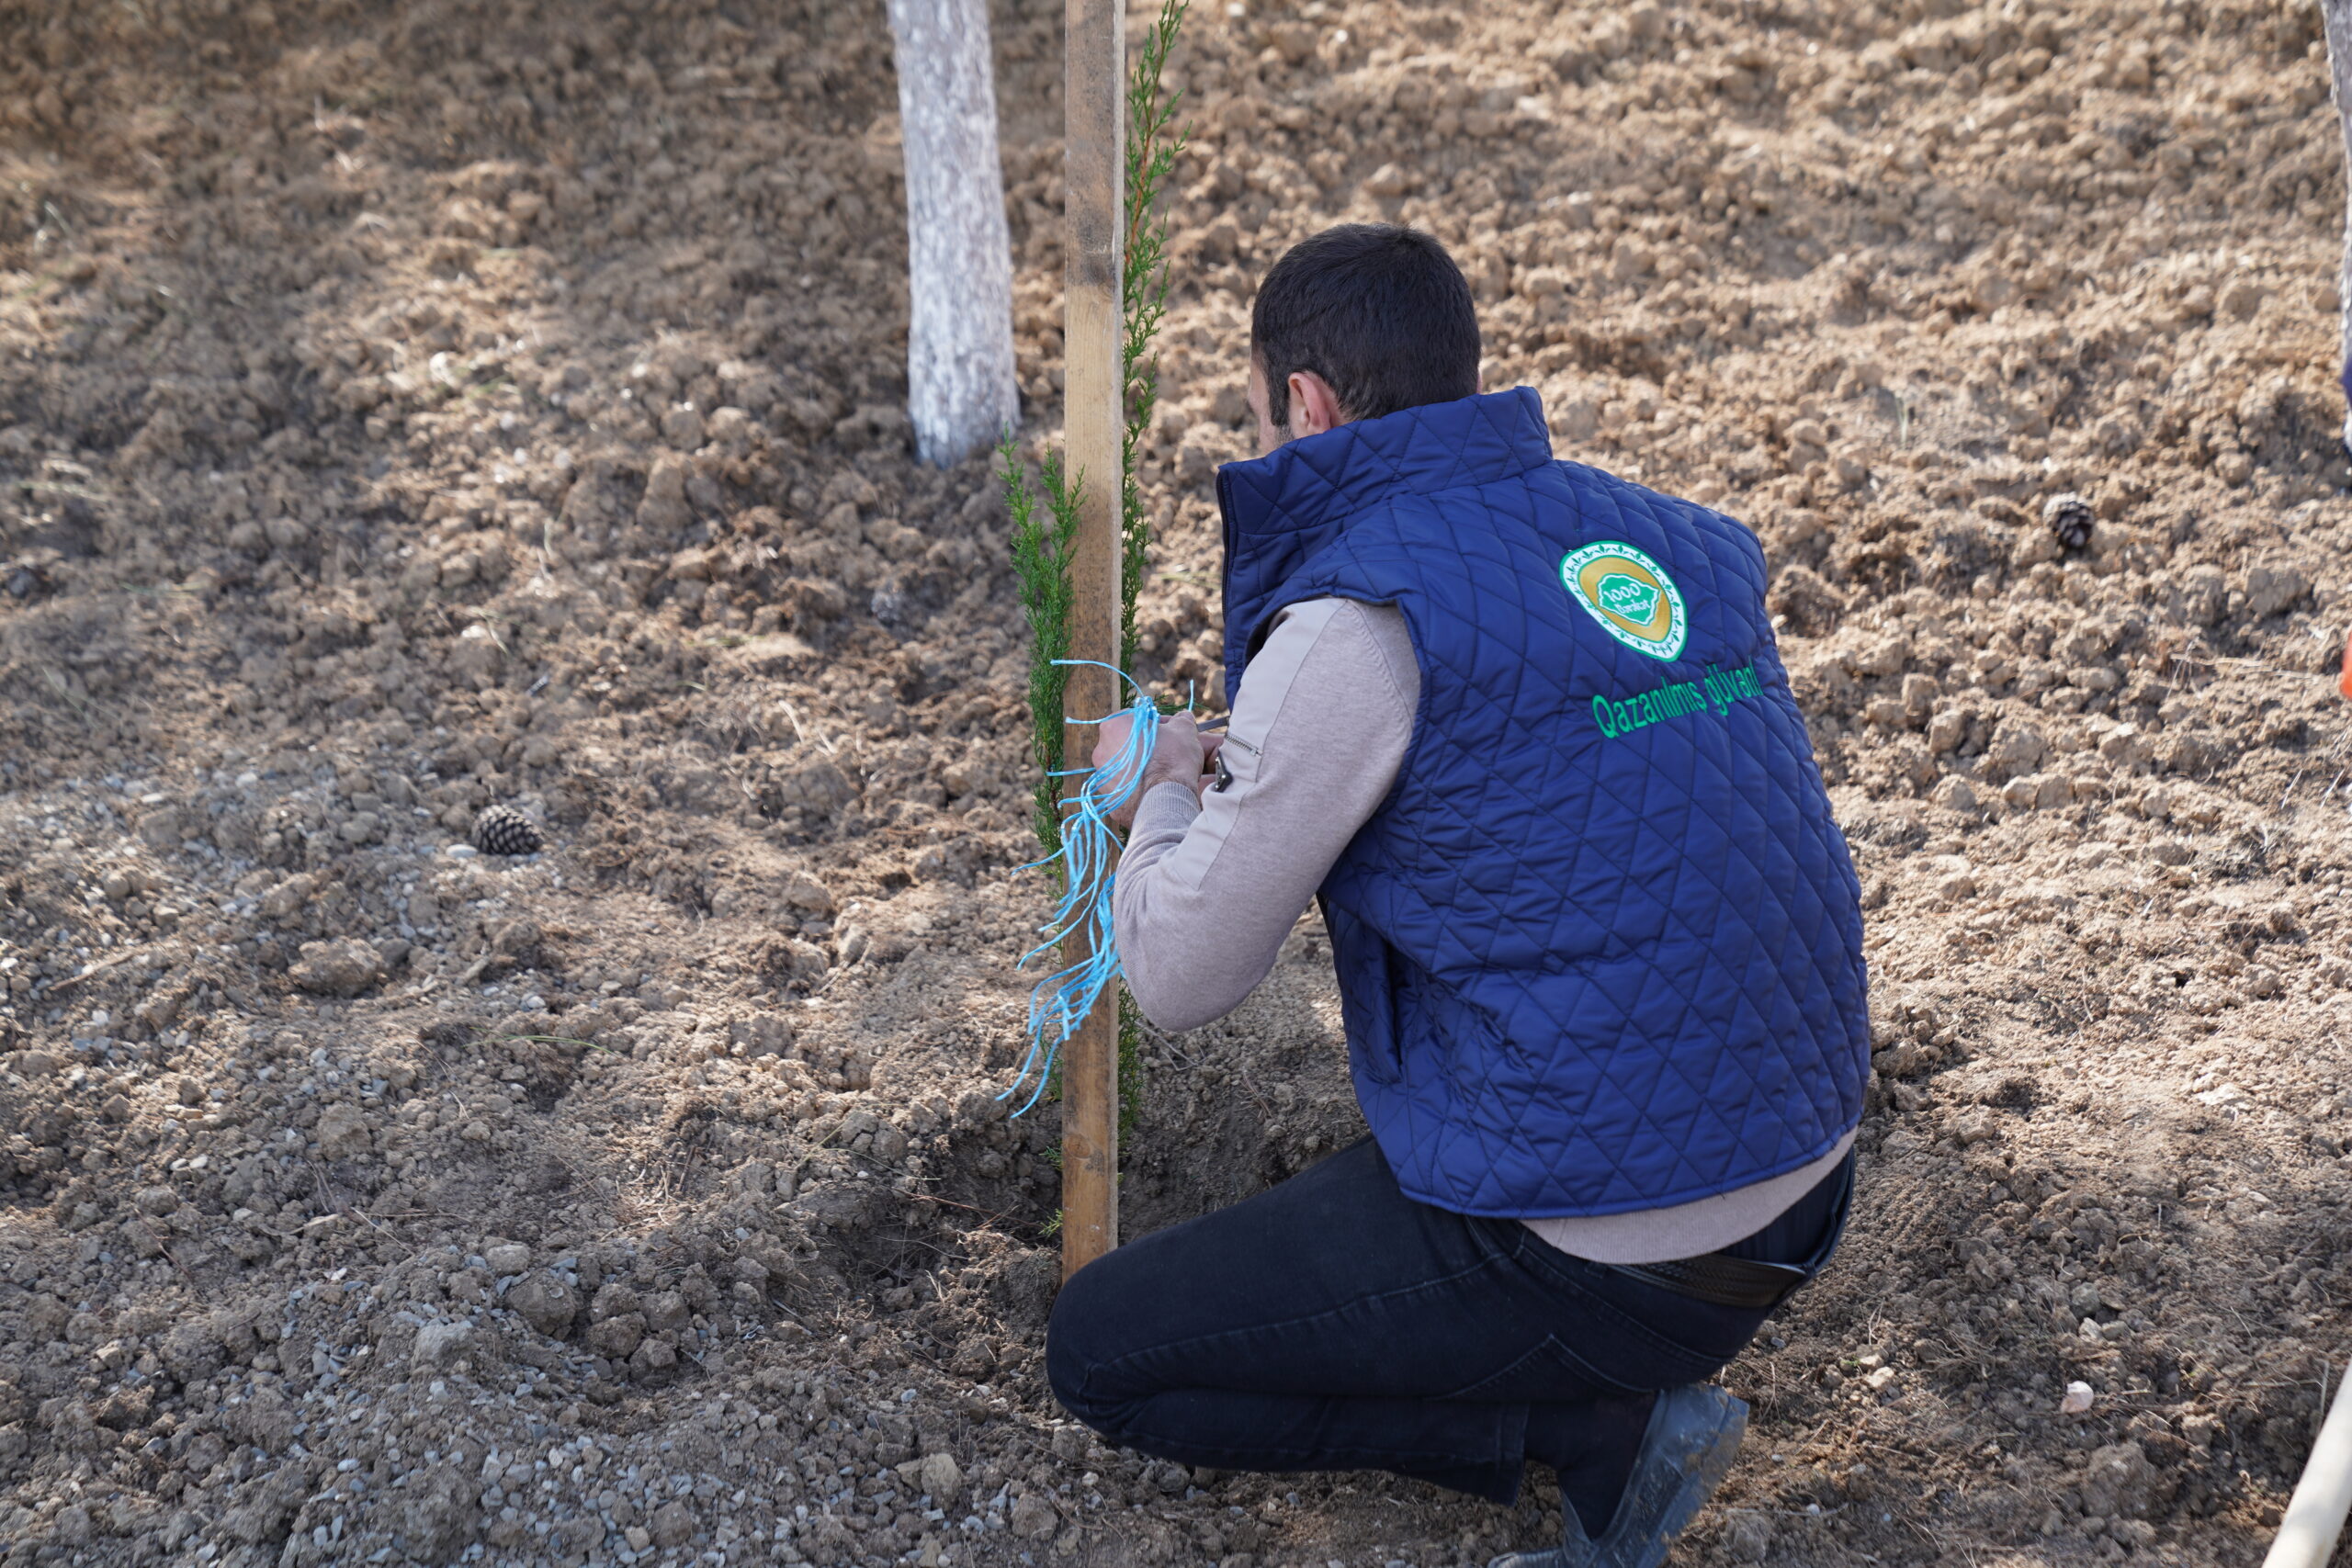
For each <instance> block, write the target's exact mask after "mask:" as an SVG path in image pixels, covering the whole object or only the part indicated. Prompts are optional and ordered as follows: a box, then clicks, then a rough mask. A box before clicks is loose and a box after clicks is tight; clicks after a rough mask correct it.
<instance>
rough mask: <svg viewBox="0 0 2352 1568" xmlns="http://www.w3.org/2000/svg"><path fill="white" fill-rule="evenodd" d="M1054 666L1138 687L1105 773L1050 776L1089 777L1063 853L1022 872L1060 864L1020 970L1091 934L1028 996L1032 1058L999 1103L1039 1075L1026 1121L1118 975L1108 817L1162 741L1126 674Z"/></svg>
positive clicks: (1148, 704)
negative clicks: (1057, 892)
mask: <svg viewBox="0 0 2352 1568" xmlns="http://www.w3.org/2000/svg"><path fill="white" fill-rule="evenodd" d="M1054 662H1055V663H1056V664H1059V665H1064V666H1068V667H1071V668H1076V667H1078V666H1080V665H1083V666H1085V667H1087V668H1089V669H1093V670H1108V671H1111V673H1112V674H1114V675H1115V676H1117V677H1118V678H1119V679H1120V680H1121V681H1123V682H1125V683H1126V684H1127V685H1129V686H1131V687H1133V688H1134V689H1135V693H1136V704H1135V706H1133V707H1131V708H1123V709H1121V710H1120V712H1121V713H1124V714H1125V715H1126V716H1127V718H1128V720H1129V723H1128V725H1127V739H1126V744H1125V745H1124V746H1122V747H1121V748H1120V749H1119V754H1118V755H1117V756H1116V757H1115V758H1114V759H1113V760H1112V761H1110V762H1109V763H1108V764H1106V765H1105V766H1103V767H1100V768H1064V769H1062V770H1061V771H1060V772H1058V773H1055V774H1054V775H1053V776H1054V777H1056V778H1071V777H1075V776H1076V775H1078V774H1080V773H1084V774H1086V775H1088V776H1087V780H1086V782H1085V783H1084V784H1080V786H1079V788H1078V792H1077V793H1076V794H1075V795H1071V796H1070V797H1069V799H1067V800H1065V801H1063V802H1062V803H1061V810H1062V813H1063V816H1062V847H1061V848H1060V849H1059V850H1058V851H1057V852H1054V853H1053V854H1050V855H1047V856H1046V858H1045V859H1044V860H1040V861H1032V862H1031V863H1029V864H1028V865H1025V866H1023V867H1022V868H1021V869H1022V870H1023V871H1029V870H1033V869H1035V867H1037V866H1044V865H1051V864H1053V863H1055V862H1056V861H1059V862H1061V863H1062V897H1061V902H1060V903H1059V904H1058V905H1057V906H1056V907H1055V908H1054V915H1053V919H1049V920H1047V921H1046V923H1045V924H1044V925H1042V926H1040V927H1038V928H1037V929H1038V931H1041V932H1042V933H1043V934H1044V936H1045V939H1046V940H1045V941H1043V942H1039V943H1038V944H1037V945H1036V946H1035V947H1033V948H1031V949H1030V950H1029V951H1028V952H1027V953H1023V954H1022V955H1021V963H1020V964H1019V965H1017V967H1020V968H1024V969H1025V968H1027V967H1028V966H1029V964H1030V961H1031V960H1033V959H1035V958H1036V957H1037V956H1038V955H1039V954H1040V953H1051V952H1053V951H1054V950H1055V949H1056V948H1057V947H1059V946H1061V945H1062V943H1063V942H1067V941H1069V938H1070V937H1071V936H1072V935H1073V934H1075V933H1076V932H1078V931H1080V930H1083V931H1085V932H1086V933H1087V955H1086V957H1085V958H1084V959H1083V960H1081V961H1080V962H1079V963H1076V964H1069V965H1068V966H1066V967H1064V968H1061V969H1057V970H1056V971H1054V973H1052V974H1050V975H1048V976H1046V977H1045V978H1044V979H1042V980H1040V981H1038V982H1037V984H1036V986H1035V988H1033V989H1032V990H1031V991H1030V993H1029V1054H1028V1055H1026V1056H1024V1057H1023V1058H1022V1061H1021V1070H1020V1071H1019V1072H1018V1073H1015V1074H1014V1075H1013V1077H1012V1083H1011V1084H1010V1085H1009V1086H1007V1088H1006V1089H1005V1091H1004V1092H1003V1093H1002V1094H1000V1095H998V1096H997V1098H998V1099H999V1100H1008V1099H1010V1098H1012V1095H1013V1093H1014V1092H1015V1091H1017V1090H1018V1089H1020V1088H1021V1086H1022V1084H1023V1083H1024V1082H1026V1081H1027V1080H1028V1077H1029V1075H1030V1073H1031V1072H1032V1071H1035V1073H1036V1075H1037V1087H1036V1089H1035V1090H1033V1091H1032V1092H1031V1093H1030V1096H1029V1098H1028V1100H1026V1101H1025V1102H1023V1105H1022V1107H1021V1109H1020V1110H1019V1111H1014V1112H1013V1114H1014V1115H1015V1116H1021V1115H1025V1114H1026V1113H1027V1112H1028V1111H1029V1108H1030V1107H1031V1106H1034V1105H1035V1104H1036V1103H1037V1100H1038V1097H1039V1096H1041V1095H1043V1094H1044V1093H1045V1092H1046V1084H1047V1083H1048V1082H1050V1081H1051V1079H1052V1077H1053V1071H1054V1060H1055V1058H1056V1057H1057V1055H1060V1053H1061V1048H1062V1046H1063V1044H1064V1043H1066V1042H1068V1041H1069V1037H1070V1036H1071V1035H1072V1034H1074V1033H1076V1032H1077V1031H1078V1026H1079V1024H1080V1022H1081V1021H1083V1020H1084V1019H1085V1017H1086V1015H1087V1014H1089V1013H1091V1012H1092V1011H1093V1010H1094V1004H1095V1003H1096V1002H1097V1001H1099V1000H1101V999H1102V996H1103V987H1106V986H1108V985H1110V983H1111V982H1112V981H1113V980H1114V979H1115V978H1117V977H1118V974H1119V952H1118V948H1117V946H1116V945H1115V943H1114V942H1113V940H1112V929H1111V888H1112V884H1113V883H1114V880H1115V874H1114V872H1113V870H1112V857H1113V856H1114V854H1115V853H1116V852H1118V848H1119V835H1118V830H1117V829H1114V828H1113V827H1112V826H1111V817H1112V814H1113V813H1114V812H1116V811H1117V810H1119V808H1120V807H1124V806H1125V805H1126V804H1127V802H1128V801H1129V800H1130V799H1131V798H1133V797H1134V795H1135V793H1136V790H1137V789H1138V788H1140V787H1141V786H1142V784H1143V768H1144V763H1145V762H1146V761H1148V760H1149V759H1150V756H1151V752H1152V748H1153V747H1154V746H1155V745H1157V744H1158V743H1159V720H1160V717H1161V715H1160V712H1159V707H1158V706H1157V705H1154V704H1153V702H1152V700H1151V699H1150V698H1149V697H1148V696H1146V695H1145V694H1144V691H1143V688H1142V687H1141V686H1138V685H1136V682H1135V681H1134V679H1133V678H1132V677H1131V676H1129V675H1128V674H1127V672H1126V671H1124V670H1120V669H1117V668H1114V666H1112V665H1108V664H1104V663H1102V662H1100V661H1098V660H1091V659H1057V660H1054ZM1118 716H1119V714H1116V713H1114V714H1111V715H1109V716H1105V717H1103V718H1101V719H1096V720H1093V721H1091V722H1093V723H1097V724H1108V723H1110V722H1111V720H1112V719H1114V718H1116V717H1118ZM1071 722H1072V723H1083V722H1089V721H1085V720H1075V719H1074V720H1072V721H1071Z"/></svg>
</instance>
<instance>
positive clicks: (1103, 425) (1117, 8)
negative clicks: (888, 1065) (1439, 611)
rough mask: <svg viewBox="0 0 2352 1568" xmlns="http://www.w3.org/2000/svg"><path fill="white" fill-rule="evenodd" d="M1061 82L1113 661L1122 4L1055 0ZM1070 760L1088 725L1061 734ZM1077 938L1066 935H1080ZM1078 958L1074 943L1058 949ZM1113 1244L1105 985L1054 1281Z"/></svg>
mask: <svg viewBox="0 0 2352 1568" xmlns="http://www.w3.org/2000/svg"><path fill="white" fill-rule="evenodd" d="M1062 16H1063V47H1064V51H1065V59H1066V63H1065V66H1064V76H1063V86H1062V136H1063V143H1062V145H1063V153H1062V186H1063V189H1064V191H1065V193H1066V195H1065V197H1064V207H1063V227H1064V231H1065V233H1064V240H1063V246H1064V252H1063V254H1064V263H1063V274H1062V321H1063V326H1062V385H1063V412H1062V440H1063V444H1064V446H1066V447H1067V457H1066V460H1067V462H1068V464H1069V471H1070V473H1071V474H1072V475H1074V476H1076V477H1077V478H1078V480H1079V483H1080V504H1079V525H1078V542H1077V545H1076V547H1075V548H1074V549H1073V551H1072V553H1071V560H1070V586H1071V595H1070V620H1069V652H1070V657H1071V658H1072V659H1091V660H1099V661H1101V662H1102V663H1103V664H1110V663H1113V662H1114V661H1115V660H1117V659H1118V657H1119V646H1118V642H1119V479H1120V465H1119V442H1120V434H1121V432H1122V428H1123V424H1124V419H1123V411H1122V409H1121V406H1120V392H1121V388H1120V381H1121V379H1122V378H1121V377H1120V374H1119V305H1120V300H1119V261H1120V256H1119V247H1120V240H1121V238H1122V232H1121V231H1122V229H1123V224H1122V221H1121V219H1122V217H1123V213H1122V210H1121V209H1122V206H1123V203H1122V201H1121V194H1122V193H1121V185H1122V183H1123V182H1124V180H1125V173H1126V116H1125V113H1124V112H1122V111H1123V110H1124V108H1125V101H1124V100H1125V94H1124V92H1123V91H1122V89H1123V86H1124V78H1125V72H1126V62H1127V48H1126V19H1127V18H1126V3H1125V0H1065V6H1064V10H1063V13H1062ZM1121 695H1122V694H1121V693H1120V692H1119V691H1118V690H1117V683H1116V682H1114V681H1113V680H1112V678H1111V676H1110V675H1109V673H1108V672H1107V671H1102V670H1094V669H1084V668H1081V669H1076V670H1072V671H1070V680H1069V695H1068V696H1067V697H1066V698H1065V699H1064V705H1063V712H1064V713H1065V714H1066V715H1067V716H1069V717H1071V718H1075V719H1094V718H1100V717H1102V716H1103V715H1104V714H1107V713H1109V712H1111V711H1112V710H1113V709H1114V708H1115V707H1117V706H1119V705H1120V702H1121ZM1067 733H1068V736H1069V739H1068V742H1067V745H1068V748H1069V750H1068V752H1067V755H1068V757H1069V761H1070V765H1077V764H1078V763H1080V762H1081V761H1083V760H1084V759H1085V758H1086V756H1087V755H1088V753H1089V752H1090V751H1091V750H1092V749H1093V745H1094V733H1093V730H1092V729H1091V728H1087V727H1085V726H1082V725H1081V726H1079V727H1075V728H1070V729H1069V730H1068V732H1067ZM1084 941H1085V938H1084V937H1083V936H1079V937H1074V938H1073V939H1072V942H1074V943H1082V942H1084ZM1067 956H1068V958H1069V960H1070V961H1075V960H1077V959H1079V958H1080V957H1082V956H1084V951H1083V949H1082V948H1073V949H1072V950H1071V951H1069V953H1068V955H1067ZM1118 1245H1119V995H1118V987H1116V986H1111V987H1105V988H1104V990H1103V997H1102V999H1101V1000H1100V1001H1098V1002H1097V1003H1096V1004H1095V1007H1094V1010H1093V1012H1091V1014H1089V1015H1088V1016H1087V1020H1086V1021H1085V1022H1084V1023H1083V1024H1081V1025H1080V1027H1079V1030H1078V1032H1077V1033H1076V1034H1074V1035H1072V1036H1071V1037H1070V1040H1069V1044H1068V1045H1067V1046H1066V1047H1064V1049H1063V1053H1062V1277H1063V1278H1064V1279H1068V1278H1069V1276H1070V1275H1072V1274H1075V1273H1077V1272H1078V1271H1079V1270H1080V1269H1083V1268H1085V1267H1086V1265H1088V1264H1089V1263H1091V1262H1093V1261H1094V1259H1096V1258H1100V1257H1102V1256H1103V1254H1104V1253H1106V1252H1108V1251H1110V1250H1111V1249H1112V1248H1113V1247H1116V1246H1118Z"/></svg>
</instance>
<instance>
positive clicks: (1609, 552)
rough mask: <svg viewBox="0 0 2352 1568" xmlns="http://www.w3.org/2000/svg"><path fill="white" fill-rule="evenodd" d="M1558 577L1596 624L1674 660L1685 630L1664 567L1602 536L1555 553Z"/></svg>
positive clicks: (1679, 600) (1687, 626)
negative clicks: (1594, 540) (1559, 555)
mask: <svg viewBox="0 0 2352 1568" xmlns="http://www.w3.org/2000/svg"><path fill="white" fill-rule="evenodd" d="M1560 581H1561V582H1562V583H1563V584H1564V585H1565V586H1566V588H1567V591H1568V592H1569V593H1570V594H1571V595H1573V596H1574V597H1575V599H1576V602H1577V604H1581V605H1583V606H1584V608H1585V613H1586V614H1587V615H1590V616H1591V617H1592V618H1593V619H1594V620H1596V621H1599V622H1600V629H1601V630H1603V631H1605V632H1607V633H1608V634H1609V635H1610V636H1611V637H1615V638H1616V639H1617V640H1618V641H1619V642H1622V643H1623V644H1624V645H1625V646H1626V647H1627V648H1630V649H1637V650H1638V651H1640V652H1643V653H1646V654H1648V655H1649V656H1650V657H1651V658H1652V659H1674V658H1677V657H1679V655H1680V654H1681V652H1682V642H1683V639H1684V637H1687V636H1688V635H1689V633H1690V617H1689V616H1688V615H1686V614H1685V613H1684V611H1683V608H1682V592H1681V591H1680V590H1679V589H1678V588H1676V587H1675V586H1674V579H1672V578H1670V577H1668V575H1667V574H1666V568H1664V567H1662V566H1660V565H1658V564H1657V562H1656V561H1654V560H1652V559H1650V558H1649V557H1647V556H1645V555H1644V554H1643V553H1642V552H1641V551H1639V550H1637V549H1635V548H1634V547H1633V546H1631V545H1625V544H1620V543H1618V542H1617V541H1616V540H1614V539H1603V540H1602V541H1600V543H1599V544H1597V545H1587V546H1585V547H1584V548H1582V549H1580V550H1571V551H1569V552H1568V553H1567V554H1566V555H1565V556H1562V557H1561V558H1560Z"/></svg>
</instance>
